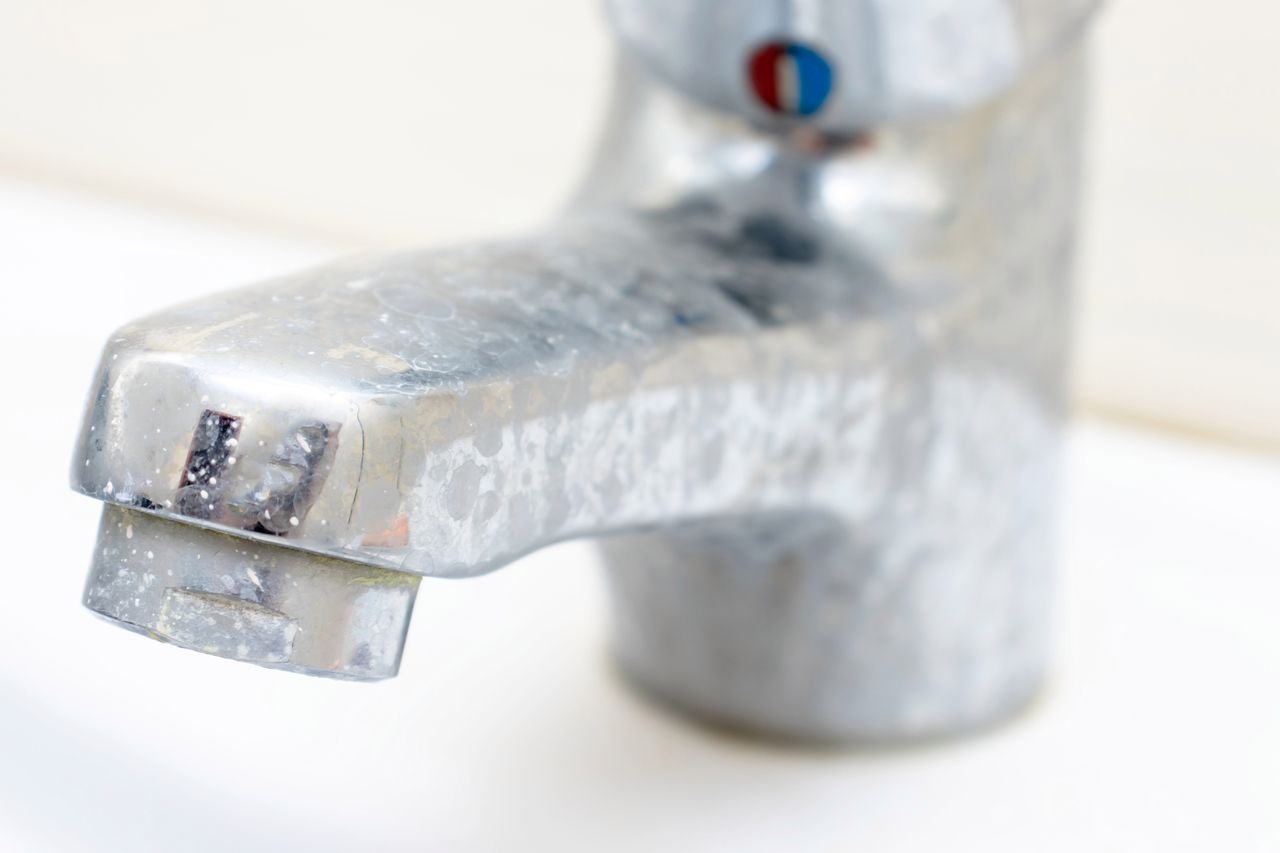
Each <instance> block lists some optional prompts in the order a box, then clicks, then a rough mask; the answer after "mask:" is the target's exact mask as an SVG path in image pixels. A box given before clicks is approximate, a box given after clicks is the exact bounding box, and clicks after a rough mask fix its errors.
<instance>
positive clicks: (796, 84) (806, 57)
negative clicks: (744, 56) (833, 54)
mask: <svg viewBox="0 0 1280 853" xmlns="http://www.w3.org/2000/svg"><path fill="white" fill-rule="evenodd" d="M747 73H748V75H749V76H750V78H751V89H752V91H754V92H755V94H756V97H757V98H759V99H760V102H761V103H762V104H764V105H765V106H766V107H768V108H769V109H770V110H772V111H773V112H775V113H780V114H782V115H792V116H811V115H813V114H814V113H816V112H818V110H820V109H822V105H823V104H825V103H826V102H827V97H828V96H829V95H830V94H831V87H832V84H833V83H834V82H835V81H834V77H835V75H834V73H833V72H832V70H831V63H829V62H827V60H826V58H825V57H823V55H822V54H821V53H818V51H816V50H814V49H813V48H811V47H809V46H808V45H803V44H798V43H796V42H791V41H771V42H767V43H766V44H763V45H761V46H760V47H759V48H757V49H756V52H755V53H753V54H751V59H750V61H749V62H748V65H747Z"/></svg>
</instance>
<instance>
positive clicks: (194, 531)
mask: <svg viewBox="0 0 1280 853" xmlns="http://www.w3.org/2000/svg"><path fill="white" fill-rule="evenodd" d="M615 5H616V6H618V7H621V6H625V5H627V4H623V3H618V4H615ZM695 5H696V4H695ZM759 5H762V6H763V5H767V4H759ZM796 5H797V7H798V6H800V5H802V4H796ZM803 5H805V6H806V7H809V6H812V5H813V4H803ZM829 5H831V6H832V8H834V7H835V6H836V5H839V4H829ZM924 5H929V4H924ZM989 5H993V6H994V5H996V4H989ZM750 6H751V4H743V8H744V9H745V8H748V7H750ZM1041 6H1042V7H1043V8H1044V9H1045V10H1046V13H1047V12H1048V11H1055V13H1057V12H1062V13H1063V14H1062V15H1061V16H1060V17H1054V18H1052V19H1046V21H1049V22H1050V23H1053V22H1056V23H1054V25H1055V26H1057V27H1058V30H1060V35H1062V37H1063V38H1065V37H1066V36H1065V34H1066V33H1067V32H1068V31H1069V29H1070V28H1068V27H1067V26H1066V24H1065V23H1064V22H1065V21H1068V20H1069V21H1072V22H1074V21H1076V16H1075V15H1074V14H1066V12H1067V11H1070V10H1065V11H1064V10H1058V9H1056V7H1054V6H1053V5H1052V4H1044V3H1042V4H1041ZM1077 6H1078V4H1077ZM1077 6H1073V7H1072V9H1075V8H1077ZM636 8H639V7H638V6H637V7H636ZM735 8H736V7H735ZM1018 8H1019V9H1021V10H1022V12H1020V14H1023V17H1022V18H1019V20H1021V21H1024V23H1025V21H1027V20H1034V19H1035V18H1034V15H1032V16H1031V17H1030V18H1027V17H1026V15H1027V14H1030V13H1029V12H1027V10H1029V9H1032V8H1033V6H1032V5H1027V4H1024V5H1023V6H1019V7H1018ZM1036 8H1039V7H1036ZM615 12H616V13H617V12H618V9H615ZM1024 13H1025V14H1024ZM627 14H630V15H633V16H634V15H635V14H636V11H635V9H632V10H630V11H629V12H627ZM1042 23H1045V22H1042ZM1020 26H1021V25H1020ZM1047 26H1048V24H1047V23H1045V27H1047ZM1024 29H1025V28H1024ZM725 32H726V33H728V34H727V35H723V36H722V37H723V38H728V39H731V40H732V39H734V38H737V37H738V36H735V35H733V33H735V32H737V31H736V30H733V29H732V28H730V29H729V30H726V31H725ZM1028 32H1030V30H1028ZM1036 32H1038V33H1040V36H1037V38H1040V37H1041V36H1043V35H1044V32H1045V28H1044V27H1042V28H1041V29H1040V30H1036ZM783 34H784V35H785V33H783ZM1048 43H1049V42H1048V41H1047V40H1043V39H1042V40H1041V41H1038V42H1036V44H1037V45H1039V47H1037V48H1036V51H1040V53H1039V54H1037V55H1038V56H1039V57H1040V58H1039V60H1038V61H1037V62H1036V63H1030V62H1029V61H1028V63H1027V64H1026V65H1025V67H1024V66H1021V65H1020V66H1019V69H1020V71H1019V74H1020V75H1021V76H1018V77H1017V79H1016V80H1015V81H1013V82H1012V83H1010V84H1009V85H1007V86H1005V87H1004V88H1003V89H1001V91H1000V93H999V95H998V96H997V97H994V98H993V99H990V100H988V101H986V102H983V103H982V104H981V105H979V106H972V104H971V101H972V98H970V97H968V96H966V97H964V98H959V97H958V98H957V99H956V100H955V102H954V104H952V109H951V110H950V111H949V112H948V111H946V110H941V111H940V112H938V114H937V115H935V116H934V117H933V118H930V119H929V120H928V121H926V122H916V123H901V122H893V121H887V122H886V123H884V124H882V125H877V126H874V127H870V126H868V127H865V128H862V129H860V130H859V131H858V132H857V133H852V134H846V133H842V134H840V135H831V134H829V133H827V132H826V131H825V130H824V129H823V128H822V127H821V126H820V125H817V126H815V125H809V124H805V123H803V122H798V121H796V120H792V119H783V118H778V119H776V120H774V119H767V120H766V119H764V118H762V117H761V116H759V115H755V114H753V113H751V112H750V111H738V113H737V114H734V113H730V112H715V111H713V110H710V109H709V108H707V107H705V106H701V105H699V102H698V101H697V100H696V98H698V97H699V95H698V92H697V91H694V89H696V87H691V86H686V85H684V84H683V83H682V82H681V81H680V80H679V79H676V80H675V86H674V87H673V86H672V85H671V82H670V80H668V79H667V78H663V79H664V81H665V82H659V81H658V79H657V78H654V77H651V76H649V72H648V71H647V70H645V68H646V66H645V64H644V63H643V62H639V61H637V60H634V59H632V58H627V57H628V56H629V54H627V55H624V59H623V61H622V64H621V70H620V73H619V84H618V94H617V100H616V104H617V107H616V110H615V113H614V115H613V117H612V119H611V123H610V126H609V128H608V130H607V132H606V135H605V141H604V144H603V145H602V150H601V155H600V157H599V159H598V161H597V163H596V164H595V166H594V168H593V170H592V174H591V177H590V178H589V180H588V181H587V183H586V185H585V188H584V190H583V191H582V192H581V193H580V196H579V198H578V200H577V202H576V203H575V205H574V206H573V208H572V210H571V212H570V213H569V214H567V215H566V216H565V217H564V218H563V219H562V221H561V222H560V223H559V224H558V225H556V226H555V227H554V228H552V229H550V230H548V231H546V232H545V233H542V234H538V235H535V236H532V237H529V238H526V239H521V240H514V241H508V242H504V243H495V244H490V245H484V246H478V247H468V248H460V249H453V250H445V251H433V252H409V253H401V254H392V255H383V256H375V257H367V258H357V259H354V260H350V261H345V262H342V263H339V264H336V265H333V266H330V267H327V268H324V269H319V270H314V271H311V272H307V273H304V274H301V275H298V276H294V277H291V278H286V279H281V280H276V281H269V282H265V283H262V284H258V285H255V286H253V287H249V288H246V289H243V290H240V291H236V292H233V293H229V294H227V295H225V296H222V297H220V298H217V299H212V300H204V301H200V302H196V303H192V304H189V305H185V306H181V307H178V308H175V309H172V310H170V311H167V312H165V313H162V314H159V315H156V316H153V317H150V318H147V319H144V320H142V321H140V322H138V323H135V324H132V325H130V326H127V327H125V328H124V329H121V330H120V331H119V332H117V333H116V334H115V335H114V336H113V337H112V338H111V340H110V343H109V344H108V347H107V350H106V352H105V354H104V356H103V360H102V364H101V367H100V369H99V374H98V377H97V379H96V382H95V385H94V391H93V393H92V396H91V401H90V405H89V411H88V415H87V418H86V421H85V425H84V429H83V433H82V439H81V442H80V447H79V449H78V451H77V453H76V456H75V460H74V463H73V470H74V483H75V486H76V488H78V489H80V490H82V491H83V492H85V493H86V494H89V495H91V496H93V497H96V498H98V499H100V500H103V501H106V502H107V503H108V508H107V510H106V515H105V516H104V521H103V527H102V531H101V533H100V542H99V551H98V552H97V554H95V563H94V569H93V573H92V576H91V579H90V582H89V587H88V591H87V594H86V601H87V603H88V604H89V606H90V607H92V608H93V609H94V610H96V611H98V612H100V613H103V614H105V615H107V616H109V617H111V618H113V619H116V620H119V621H121V622H123V623H125V624H127V625H129V626H131V627H134V628H137V629H139V630H142V631H145V632H149V633H151V634H154V635H156V636H159V637H161V638H164V639H168V640H170V641H173V642H175V643H179V644H181V645H184V646H189V647H192V648H196V649H201V650H204V651H210V652H213V653H215V654H221V655H224V656H227V657H232V658H238V659H243V660H251V661H254V662H257V663H263V664H267V665H271V666H278V667H281V668H286V669H296V670H300V671H305V672H312V673H328V674H337V675H344V676H350V677H378V676H384V675H389V674H391V673H393V672H394V671H395V668H396V663H397V661H398V658H399V650H400V643H401V640H402V638H403V632H404V627H405V624H406V621H407V619H408V614H409V608H410V606H411V600H412V595H413V591H414V584H415V583H416V580H417V578H418V576H429V577H461V576H466V575H472V574H476V573H480V572H484V571H488V570H491V569H495V568H498V567H500V566H502V565H504V564H506V563H508V562H510V561H511V560H513V559H515V558H516V557H518V556H520V555H521V554H523V553H526V552H528V551H530V550H532V549H536V548H538V547H541V546H543V545H545V544H547V543H550V542H554V541H557V540H562V539H566V538H571V537H581V536H605V537H606V538H605V545H604V553H605V557H606V561H607V565H608V570H609V576H610V580H611V586H612V589H613V592H614V596H613V597H614V602H615V610H616V615H617V620H616V625H617V630H616V651H617V655H618V657H619V659H620V661H621V663H622V666H623V668H624V670H625V671H626V672H627V673H628V674H629V675H630V676H631V677H632V678H634V679H635V680H636V681H637V682H639V683H640V684H642V685H644V687H645V688H646V689H647V690H649V691H651V692H652V693H655V694H656V695H659V696H661V697H663V698H664V699H666V700H668V701H670V702H672V703H674V704H677V705H679V706H682V707H684V708H686V709H688V710H691V711H693V712H696V713H699V714H702V715H706V716H709V717H713V718H715V719H718V720H722V721H728V722H731V723H735V724H738V725H742V726H747V727H752V728H755V729H760V730H766V731H770V732H775V733H781V734H786V735H792V736H800V737H809V738H873V739H874V738H884V739H889V738H901V737H911V736H920V735H929V734H937V733H942V732H950V731H956V730H960V729H964V728H967V727H971V726H974V725H979V724H982V723H985V722H987V721H989V720H991V719H993V718H996V717H999V716H1001V715H1003V714H1006V713H1008V712H1010V711H1011V710H1012V709H1014V708H1016V707H1017V706H1019V705H1020V704H1021V703H1023V702H1024V701H1025V700H1026V699H1027V698H1028V697H1029V696H1030V695H1031V694H1032V692H1033V691H1034V689H1035V687H1036V685H1037V684H1038V682H1039V680H1040V677H1041V674H1042V672H1043V669H1044V665H1045V659H1046V636H1045V635H1046V624H1045V623H1046V618H1045V617H1046V605H1047V592H1048V588H1049V583H1050V572H1051V546H1050V541H1049V533H1050V528H1051V519H1052V506H1053V478H1054V470H1055V462H1054V458H1055V452H1056V445H1057V425H1058V421H1059V418H1060V415H1061V402H1062V383H1061V373H1062V364H1063V356H1064V350H1065V340H1066V329H1067V315H1068V308H1069V305H1068V302H1069V300H1068V280H1069V267H1070V257H1071V243H1072V231H1073V220H1074V209H1075V187H1076V184H1077V164H1076V152H1077V148H1078V131H1079V117H1080V112H1081V109H1080V108H1081V98H1080V86H1079V79H1080V61H1079V56H1078V51H1077V50H1076V49H1074V48H1072V49H1067V48H1063V49H1060V50H1058V51H1056V52H1053V51H1048V50H1047V49H1044V50H1041V48H1044V46H1045V45H1047V44H1048ZM1027 44H1028V45H1029V44H1030V42H1028V43H1027ZM738 48H740V49H741V50H740V51H739V52H741V51H748V50H749V49H750V48H751V45H749V44H740V45H738ZM734 50H735V49H734V45H733V44H731V43H726V44H718V45H717V46H716V49H715V50H714V51H711V53H712V54H713V55H718V53H717V52H722V53H724V54H725V55H730V54H733V53H734ZM1028 50H1030V48H1029V47H1028ZM1032 53H1034V51H1033V52H1030V53H1027V54H1026V56H1027V57H1030V56H1031V54H1032ZM1040 54H1043V55H1040ZM837 70H838V69H837ZM856 94H857V91H856V90H850V93H846V94H842V93H841V90H840V89H838V88H837V89H836V90H835V93H834V94H833V96H832V97H834V98H836V99H837V103H836V105H835V106H833V107H832V109H833V110H836V111H837V113H838V111H839V110H841V109H843V107H841V106H840V102H839V98H841V97H846V96H848V97H853V96H854V95H856ZM689 96H693V97H692V98H691V97H689ZM846 106H848V105H846ZM961 108H963V109H961ZM850 109H853V107H850ZM130 531H132V538H130ZM139 554H142V555H143V556H139ZM428 592H429V590H428Z"/></svg>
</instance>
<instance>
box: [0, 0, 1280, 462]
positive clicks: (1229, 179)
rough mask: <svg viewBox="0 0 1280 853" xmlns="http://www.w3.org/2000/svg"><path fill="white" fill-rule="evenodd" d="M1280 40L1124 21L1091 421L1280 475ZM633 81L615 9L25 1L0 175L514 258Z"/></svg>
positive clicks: (1258, 14) (1269, 32) (1266, 10)
mask: <svg viewBox="0 0 1280 853" xmlns="http://www.w3.org/2000/svg"><path fill="white" fill-rule="evenodd" d="M1278 31H1280V7H1277V6H1275V5H1274V4H1263V3H1260V2H1256V0H1217V2H1210V0H1179V2H1177V3H1171V2H1167V0H1165V2H1161V0H1123V2H1118V3H1114V4H1113V6H1112V8H1110V9H1108V10H1107V12H1106V13H1105V15H1104V17H1103V20H1102V22H1101V26H1100V32H1099V38H1098V51H1097V54H1098V60H1099V62H1098V74H1097V86H1096V90H1097V91H1096V94H1097V104H1098V107H1097V111H1096V117H1095V124H1094V128H1095V129H1094V146H1093V150H1094V157H1093V189H1092V194H1091V197H1090V203H1089V205H1090V218H1089V225H1088V229H1087V235H1086V237H1087V245H1086V254H1085V257H1084V263H1083V273H1084V284H1085V288H1084V299H1083V306H1082V309H1083V310H1082V315H1083V323H1082V326H1081V335H1080V347H1079V352H1078V372H1077V376H1078V379H1079V387H1080V396H1081V399H1082V401H1083V402H1084V403H1085V404H1086V405H1089V406H1092V407H1094V408H1099V409H1103V410H1106V411H1110V412H1114V413H1120V414H1124V415H1127V416H1138V417H1141V418H1144V419H1149V420H1155V421H1159V422H1161V423H1166V424H1172V425H1175V426H1178V427H1181V428H1189V429H1193V430H1196V431H1201V432H1206V433H1211V434H1213V435H1215V436H1218V437H1224V438H1229V439H1236V440H1246V441H1250V442H1253V443H1264V444H1269V445H1271V446H1273V447H1280V379H1277V371H1278V370H1280V241H1278V240H1277V235H1276V231H1277V229H1278V228H1280V165H1277V157H1280V95H1278V94H1277V92H1276V91H1275V90H1276V89H1277V88H1278V87H1280V60H1278V59H1277V58H1276V51H1275V49H1274V47H1273V42H1274V34H1275V33H1276V32H1278ZM608 53H609V45H608V40H607V36H606V34H605V32H604V28H603V25H602V21H601V18H600V14H599V12H598V10H597V8H596V2H594V0H555V2H554V3H552V2H537V3H534V2H528V0H486V2H479V0H473V1H472V2H467V3H463V2H458V0H451V2H440V0H434V2H425V0H418V2H408V0H400V1H399V2H398V0H371V1H368V0H367V2H362V3H359V4H357V3H354V2H316V1H315V0H313V2H306V3H304V2H300V0H256V2H249V0H217V2H215V0H116V2H113V3H94V2H88V0H78V1H77V0H42V2H40V3H20V4H19V3H14V2H12V0H9V2H0V167H7V168H9V169H12V170H17V171H24V172H29V173H33V174H39V175H46V176H53V177H58V178H69V179H73V180H75V181H79V182H85V183H91V184H95V185H98V186H104V187H107V188H110V189H112V190H116V191H123V192H128V193H132V194H137V195H145V196H149V197H152V198H155V199H159V200H161V201H164V202H167V203H174V204H184V205H195V206H199V207H203V208H207V209H213V210H218V211H223V212H227V213H229V214H233V215H235V216H237V217H240V218H244V219H249V220H251V221H258V222H261V223H263V224H276V225H286V226H288V227H290V228H295V229H302V230H307V231H310V232H313V233H318V234H323V235H328V236H330V237H332V238H333V239H334V241H335V245H338V244H341V245H349V244H354V243H374V244H388V243H396V242H419V243H421V242H445V241H452V240H458V239H465V238H469V237H475V236H479V235H482V234H490V233H493V232H495V231H510V230H513V229H518V228H521V227H526V226H528V225H531V224H533V223H535V222H536V221H537V220H538V219H540V218H541V217H543V216H545V215H546V214H547V213H548V212H549V211H550V210H551V209H552V208H553V207H554V206H555V204H556V203H557V202H558V201H559V200H560V199H561V198H562V197H563V194H564V193H565V192H566V190H567V189H568V188H569V186H570V185H571V184H572V182H573V180H574V179H575V177H576V175H577V173H578V170H579V169H580V168H581V167H582V165H583V162H584V158H585V156H586V153H587V151H588V150H589V148H590V145H591V142H592V139H593V134H594V130H595V126H596V123H597V120H598V117H599V114H600V111H601V108H602V106H603V101H604V96H605V89H606V86H607V82H608V81H607V75H608ZM2 239H3V235H0V240H2Z"/></svg>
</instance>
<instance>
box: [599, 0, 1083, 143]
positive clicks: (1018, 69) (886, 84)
mask: <svg viewBox="0 0 1280 853" xmlns="http://www.w3.org/2000/svg"><path fill="white" fill-rule="evenodd" d="M1097 4H1098V0H734V2H724V0H606V6H607V9H608V13H609V18H610V20H611V23H612V25H613V28H614V31H615V32H616V33H617V35H618V38H619V39H620V40H621V42H622V45H623V47H624V50H625V51H626V52H627V53H628V54H630V55H631V56H633V57H635V58H636V59H638V60H639V62H640V64H641V65H642V66H644V67H645V68H647V69H648V70H649V71H650V72H651V73H652V74H654V75H655V76H657V77H658V78H660V79H661V80H663V81H665V82H666V83H667V84H669V85H671V86H674V87H675V88H676V89H678V90H680V91H681V92H683V93H684V94H686V95H688V96H689V97H691V98H693V99H694V100H697V101H700V102H702V103H704V104H707V105H708V106H711V107H714V108H717V109H721V110H726V111H729V112H733V113H737V114H739V115H742V116H745V117H747V118H749V119H750V120H752V121H753V122H755V123H757V124H761V125H764V126H766V127H775V128H787V127H790V126H792V125H794V124H796V123H805V124H808V125H811V126H813V127H815V128H817V129H819V130H822V131H826V132H832V133H852V132H857V131H862V130H865V129H867V128H869V127H872V126H875V125H878V124H882V123H884V122H887V121H893V120H897V119H913V118H924V117H928V116H931V115H940V114H946V113H951V112H955V111H958V110H961V109H964V108H966V107H969V106H972V105H973V104H975V103H977V102H980V101H982V100H984V99H986V98H988V97H991V96H993V95H995V94H997V93H999V92H1000V91H1001V90H1003V89H1004V88H1005V87H1007V86H1008V85H1009V84H1010V83H1012V82H1013V81H1014V80H1015V79H1016V78H1017V77H1018V76H1019V75H1020V74H1021V73H1022V72H1023V71H1024V70H1026V68H1027V67H1028V66H1030V65H1031V64H1033V63H1034V62H1036V61H1037V60H1038V59H1039V58H1040V57H1041V56H1043V55H1044V54H1046V53H1048V52H1050V51H1051V50H1052V49H1053V48H1054V46H1055V45H1057V44H1058V43H1060V42H1062V41H1063V40H1064V38H1063V37H1064V36H1065V35H1067V34H1068V32H1069V31H1070V30H1072V29H1073V28H1074V27H1075V26H1077V25H1079V24H1080V23H1081V22H1082V21H1083V20H1084V19H1085V18H1086V17H1087V16H1088V14H1089V12H1090V11H1091V10H1092V9H1093V8H1094V7H1095V6H1096V5H1097Z"/></svg>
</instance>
